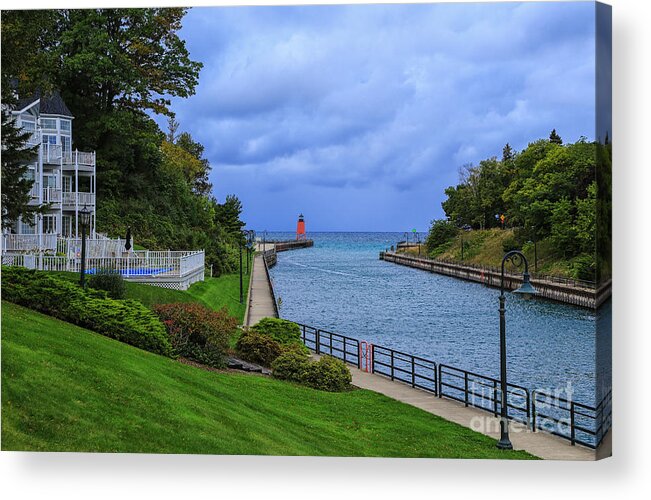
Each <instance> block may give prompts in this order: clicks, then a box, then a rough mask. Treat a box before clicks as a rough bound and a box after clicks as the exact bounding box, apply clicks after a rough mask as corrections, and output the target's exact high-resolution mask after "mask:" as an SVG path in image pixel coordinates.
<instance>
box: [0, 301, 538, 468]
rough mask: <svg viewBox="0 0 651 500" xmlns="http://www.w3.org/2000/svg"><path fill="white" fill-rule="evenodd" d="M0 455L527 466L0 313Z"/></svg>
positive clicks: (426, 428)
mask: <svg viewBox="0 0 651 500" xmlns="http://www.w3.org/2000/svg"><path fill="white" fill-rule="evenodd" d="M2 333H3V335H2V383H3V385H2V449H3V450H34V451H98V452H144V453H205V454H269V455H331V456H393V457H397V456H405V457H465V458H532V457H531V456H530V455H528V454H526V453H523V452H508V451H500V450H497V449H496V448H495V441H494V440H492V439H490V438H488V437H485V436H483V435H481V434H478V433H475V432H473V431H470V430H468V429H466V428H463V427H461V426H458V425H456V424H453V423H451V422H448V421H445V420H443V419H441V418H438V417H436V416H433V415H430V414H428V413H426V412H424V411H421V410H419V409H417V408H414V407H411V406H408V405H405V404H403V403H400V402H397V401H394V400H392V399H389V398H387V397H384V396H382V395H379V394H376V393H374V392H370V391H364V390H356V391H352V392H348V393H343V394H331V393H325V392H320V391H316V390H312V389H308V388H304V387H299V386H295V385H292V384H289V383H286V382H280V381H276V380H273V379H269V378H265V377H259V376H252V375H233V374H228V373H216V372H209V371H204V370H200V369H197V368H193V367H189V366H186V365H182V364H180V363H179V362H176V361H173V360H171V359H167V358H163V357H160V356H156V355H154V354H151V353H148V352H144V351H141V350H139V349H136V348H133V347H130V346H128V345H125V344H121V343H119V342H117V341H114V340H111V339H108V338H105V337H102V336H100V335H97V334H95V333H92V332H89V331H87V330H84V329H82V328H78V327H75V326H73V325H70V324H68V323H64V322H61V321H58V320H55V319H52V318H50V317H48V316H44V315H41V314H39V313H36V312H34V311H31V310H29V309H25V308H23V307H20V306H16V305H14V304H10V303H7V302H3V303H2Z"/></svg>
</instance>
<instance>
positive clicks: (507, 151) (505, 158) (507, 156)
mask: <svg viewBox="0 0 651 500" xmlns="http://www.w3.org/2000/svg"><path fill="white" fill-rule="evenodd" d="M514 156H515V154H514V153H513V148H512V147H511V145H510V144H509V143H508V142H507V143H506V146H504V149H502V163H507V162H509V161H511V160H513V157H514Z"/></svg>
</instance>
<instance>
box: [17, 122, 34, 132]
mask: <svg viewBox="0 0 651 500" xmlns="http://www.w3.org/2000/svg"><path fill="white" fill-rule="evenodd" d="M20 123H21V126H22V127H23V130H24V131H25V132H35V131H36V122H32V121H29V120H21V122H20Z"/></svg>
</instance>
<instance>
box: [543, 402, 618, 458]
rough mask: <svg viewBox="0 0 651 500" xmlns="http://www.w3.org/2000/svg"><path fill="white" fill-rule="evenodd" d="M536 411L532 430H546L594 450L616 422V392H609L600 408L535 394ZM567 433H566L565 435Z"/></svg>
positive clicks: (599, 405)
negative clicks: (614, 401) (614, 421)
mask: <svg viewBox="0 0 651 500" xmlns="http://www.w3.org/2000/svg"><path fill="white" fill-rule="evenodd" d="M531 397H532V401H533V405H532V407H533V411H532V417H531V428H532V429H533V431H534V432H535V431H536V430H537V429H542V430H544V431H546V432H549V433H551V434H554V435H557V436H560V437H563V438H565V439H569V440H570V442H571V443H572V444H573V445H574V444H576V443H578V444H581V445H583V446H588V447H591V448H594V447H595V443H596V445H598V444H599V443H600V442H601V440H602V439H603V437H604V435H605V434H606V432H607V431H608V429H610V426H611V423H612V422H611V421H612V391H610V390H609V391H608V392H607V393H606V395H605V396H604V397H603V398H602V400H601V401H600V402H599V404H598V405H597V406H589V405H586V404H583V403H578V402H576V401H572V400H570V399H566V398H563V397H560V396H558V395H557V394H551V393H550V392H549V391H544V390H533V391H531ZM563 430H564V432H563Z"/></svg>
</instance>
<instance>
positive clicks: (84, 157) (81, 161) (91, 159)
mask: <svg viewBox="0 0 651 500" xmlns="http://www.w3.org/2000/svg"><path fill="white" fill-rule="evenodd" d="M63 163H64V164H65V165H75V164H77V165H83V166H91V167H92V166H93V165H95V153H89V152H86V151H77V150H75V151H65V152H64V154H63Z"/></svg>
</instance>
